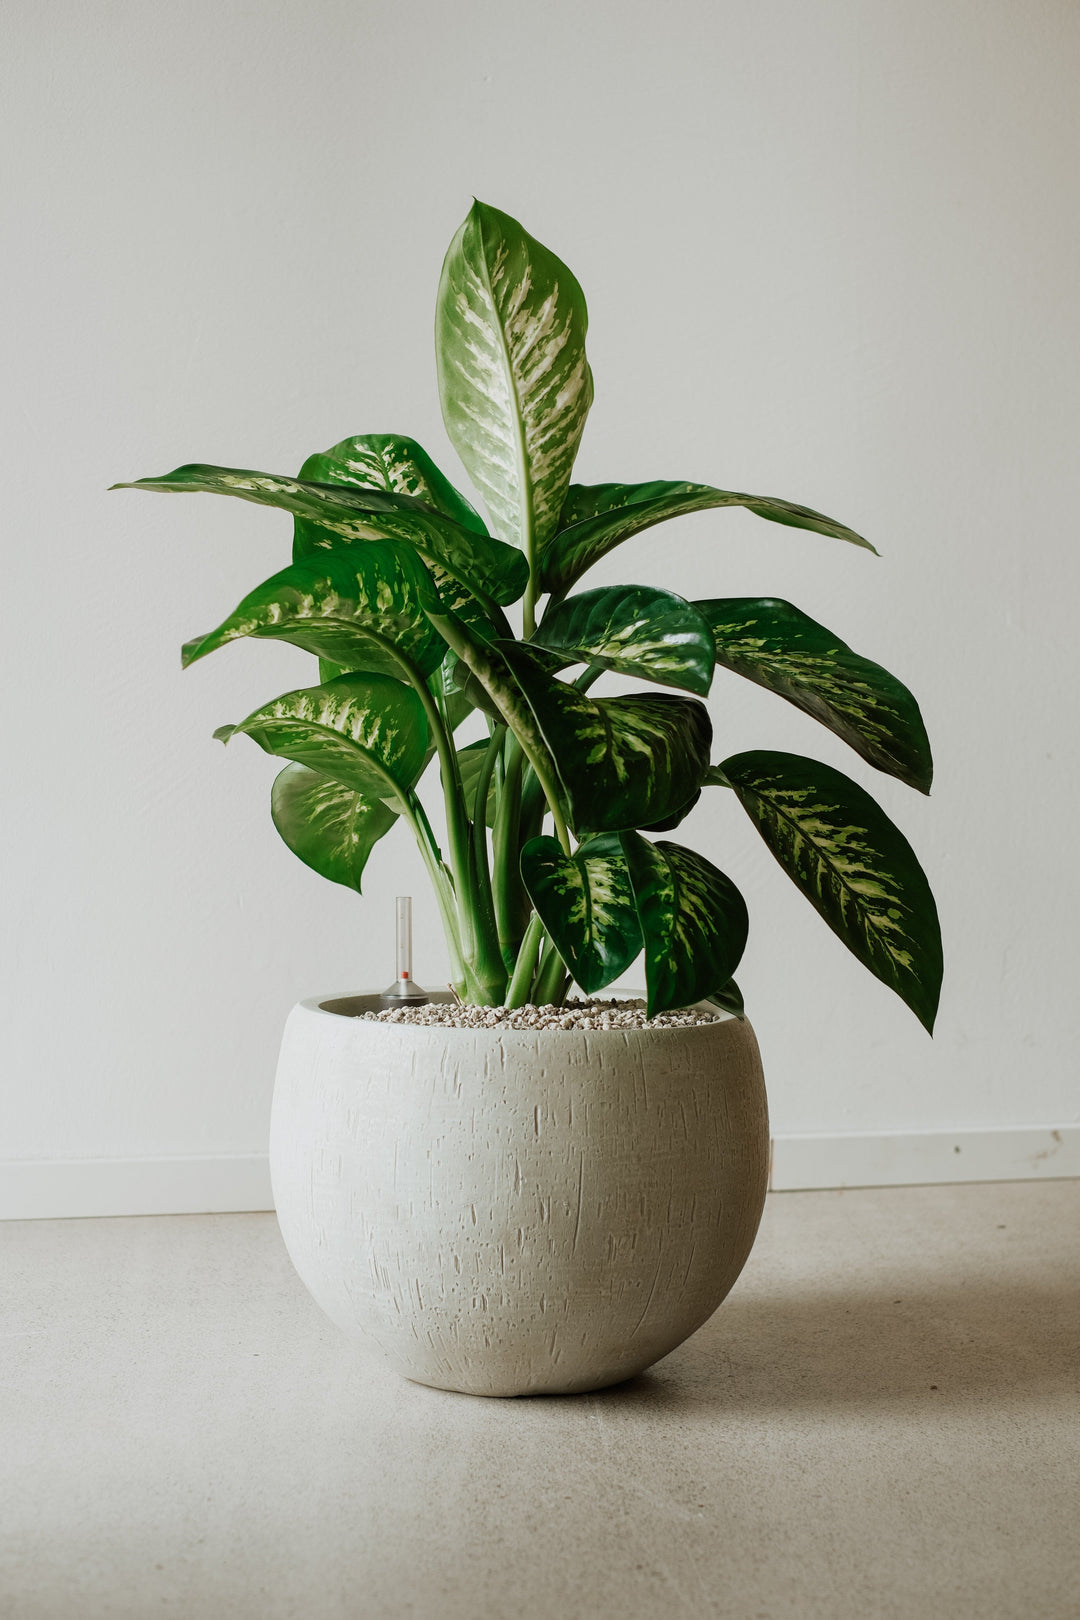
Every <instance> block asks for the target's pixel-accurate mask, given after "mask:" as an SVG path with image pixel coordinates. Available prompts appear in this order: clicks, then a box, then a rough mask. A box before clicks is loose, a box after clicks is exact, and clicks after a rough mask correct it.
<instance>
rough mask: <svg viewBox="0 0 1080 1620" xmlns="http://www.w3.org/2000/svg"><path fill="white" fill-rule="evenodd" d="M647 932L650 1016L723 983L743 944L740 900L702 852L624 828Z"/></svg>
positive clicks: (745, 920)
mask: <svg viewBox="0 0 1080 1620" xmlns="http://www.w3.org/2000/svg"><path fill="white" fill-rule="evenodd" d="M620 842H621V844H622V848H623V853H624V854H625V856H626V863H627V867H628V868H629V872H630V882H631V884H632V885H633V890H634V897H635V899H636V901H637V909H638V917H639V920H640V922H641V932H642V935H643V937H644V940H645V984H646V988H647V990H648V1008H647V1010H648V1016H649V1017H650V1018H652V1017H653V1015H654V1014H655V1013H658V1012H665V1011H666V1010H667V1009H668V1008H669V1007H688V1006H689V1005H690V1004H691V1003H692V1002H695V1001H701V1000H703V999H704V998H705V997H706V996H709V995H711V994H713V992H714V991H715V990H716V987H717V985H725V984H726V983H727V981H728V980H729V979H730V978H731V975H732V974H733V973H734V971H735V969H736V968H737V967H738V965H739V959H740V957H741V956H742V953H743V950H744V949H745V946H746V935H747V930H748V928H749V919H748V917H747V913H746V902H745V901H744V900H743V897H742V895H741V894H740V893H739V891H738V889H737V888H736V887H735V885H734V883H732V881H731V879H730V878H728V877H725V876H724V874H723V872H721V871H720V870H719V869H718V868H717V867H715V866H713V864H712V862H711V861H707V860H706V859H705V857H704V855H698V854H697V853H696V852H695V851H694V850H692V849H684V848H683V846H682V845H681V844H667V843H663V844H651V843H650V842H649V841H648V839H646V838H642V837H641V835H640V833H636V832H628V833H623V835H622V838H621V840H620Z"/></svg>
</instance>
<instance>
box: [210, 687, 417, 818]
mask: <svg viewBox="0 0 1080 1620" xmlns="http://www.w3.org/2000/svg"><path fill="white" fill-rule="evenodd" d="M242 733H246V734H247V735H248V736H249V737H252V738H254V740H255V741H256V742H257V743H258V745H259V747H260V748H263V749H265V750H266V752H267V753H268V754H276V755H277V756H278V758H280V759H292V760H295V761H296V762H297V764H300V765H308V766H310V768H311V769H312V770H313V771H319V772H321V773H322V775H324V776H330V777H333V779H334V781H335V782H341V783H342V784H343V785H344V786H345V787H350V788H354V789H355V790H356V792H358V793H363V794H364V795H365V796H370V797H373V798H376V799H390V800H392V801H396V802H397V803H401V802H402V800H403V797H404V795H405V794H406V793H407V792H408V790H409V789H410V788H411V786H412V784H413V783H414V782H415V781H416V779H417V777H418V776H419V774H420V771H421V770H422V769H423V766H424V762H425V759H426V758H427V746H428V726H427V716H426V715H425V713H424V706H423V704H422V703H421V701H420V699H419V697H418V696H417V694H416V693H415V692H414V691H413V689H412V687H411V686H404V685H403V684H402V682H401V681H395V680H392V679H391V678H390V676H388V675H341V676H339V678H338V679H337V680H335V681H328V682H327V684H326V685H325V686H311V687H305V688H304V689H302V690H301V691H298V692H286V693H285V694H284V695H283V696H282V697H279V698H275V699H274V701H273V702H272V703H266V704H264V705H263V707H262V708H261V709H256V710H255V712H254V714H249V715H248V717H247V719H246V720H242V721H241V722H240V724H239V725H238V726H221V727H219V729H218V730H217V731H215V732H214V736H215V737H218V738H220V740H221V741H222V742H228V741H229V739H230V737H235V736H239V735H241V734H242Z"/></svg>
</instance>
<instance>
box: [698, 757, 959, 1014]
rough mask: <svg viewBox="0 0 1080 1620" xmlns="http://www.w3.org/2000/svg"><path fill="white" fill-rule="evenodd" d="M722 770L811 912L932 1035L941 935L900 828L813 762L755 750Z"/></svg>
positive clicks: (839, 776) (846, 781)
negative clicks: (821, 920) (815, 914)
mask: <svg viewBox="0 0 1080 1620" xmlns="http://www.w3.org/2000/svg"><path fill="white" fill-rule="evenodd" d="M720 771H721V773H722V774H723V777H724V778H725V779H726V780H727V782H728V783H729V785H730V786H731V787H733V788H734V790H735V792H736V794H737V795H738V797H739V801H740V803H741V804H742V806H743V808H744V809H745V810H746V812H747V814H748V815H749V816H750V819H751V820H752V821H753V823H754V825H755V826H756V827H757V829H758V831H759V832H760V834H761V836H762V837H763V838H764V840H765V842H766V844H767V845H768V846H769V848H770V849H771V850H772V852H773V854H774V855H775V856H776V859H777V860H778V861H779V863H780V865H781V866H782V867H783V868H784V871H785V872H786V873H787V874H788V876H789V877H790V878H792V879H793V881H794V882H795V883H796V884H797V885H798V887H799V888H800V889H801V890H802V892H803V893H804V894H805V895H806V897H807V899H808V900H809V901H810V903H811V905H812V906H814V907H815V908H816V910H817V911H818V912H820V914H821V916H822V917H824V919H825V921H826V922H827V923H828V925H829V927H830V928H831V929H832V930H833V932H834V933H835V934H837V935H838V936H839V937H840V939H842V940H843V942H844V944H845V945H846V946H847V947H848V949H849V950H850V951H851V952H852V953H853V954H854V955H855V956H856V957H858V959H859V961H860V962H862V963H863V965H864V966H865V967H868V968H869V969H870V971H871V973H873V974H875V975H876V977H877V978H879V979H880V980H881V981H882V983H883V984H887V985H888V986H889V987H890V988H891V989H893V990H895V991H896V993H897V995H898V996H900V997H901V999H902V1000H903V1001H905V1002H906V1003H907V1005H908V1006H909V1007H910V1008H911V1010H912V1012H913V1013H914V1014H915V1016H916V1017H917V1018H918V1019H919V1021H920V1023H922V1024H923V1025H924V1026H925V1027H926V1029H928V1030H930V1031H931V1032H932V1031H933V1027H934V1017H935V1014H936V1012H937V1005H938V997H939V994H940V991H941V973H942V955H941V930H940V928H939V926H938V916H937V907H936V906H935V904H934V897H933V895H932V894H931V892H930V885H929V884H928V883H927V881H926V876H925V873H924V872H923V869H922V867H921V866H920V865H919V862H918V860H917V859H916V856H915V852H914V850H913V849H912V848H911V845H910V844H909V843H908V841H907V839H906V838H905V837H904V835H903V833H902V832H901V831H900V830H899V828H898V827H896V826H894V824H893V823H892V822H891V821H890V820H889V818H888V816H887V815H886V814H885V812H884V810H882V809H881V808H880V806H879V805H877V804H875V803H874V800H873V799H872V798H871V797H870V795H869V794H868V793H866V792H864V790H863V789H862V788H861V787H859V785H858V783H856V782H852V781H851V779H850V778H849V777H847V776H844V775H843V773H842V772H841V771H836V770H833V769H832V767H831V766H829V765H822V764H820V763H819V762H818V761H817V760H814V759H803V758H802V757H801V756H800V755H798V754H779V753H773V752H772V751H770V750H765V749H759V750H754V751H752V752H750V753H745V754H736V755H735V756H734V757H733V758H731V759H726V760H725V761H724V763H723V765H721V766H720Z"/></svg>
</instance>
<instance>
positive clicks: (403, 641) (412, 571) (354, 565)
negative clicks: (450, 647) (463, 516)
mask: <svg viewBox="0 0 1080 1620" xmlns="http://www.w3.org/2000/svg"><path fill="white" fill-rule="evenodd" d="M429 588H430V586H429V580H428V576H427V571H426V569H425V568H424V565H423V563H422V562H421V561H420V559H419V557H418V556H417V555H416V553H415V551H413V549H412V547H411V546H406V545H402V544H401V543H400V542H399V541H396V540H373V541H371V542H370V543H369V544H368V545H366V546H350V547H348V548H347V549H345V550H344V551H327V552H323V553H321V554H320V555H319V556H317V557H308V558H305V559H304V560H303V561H301V562H297V563H293V564H292V565H291V566H290V567H288V568H283V569H282V571H281V573H280V574H275V575H274V576H273V578H272V579H268V580H266V581H265V582H264V583H263V584H262V585H259V586H258V587H257V588H256V589H255V590H254V591H252V592H251V594H250V596H245V598H244V600H243V601H242V602H241V603H240V605H239V607H238V608H236V609H235V611H234V612H232V613H230V614H229V617H228V618H227V619H226V620H225V621H224V622H223V623H222V624H220V625H219V626H218V627H217V629H216V630H211V631H210V632H209V633H208V634H207V635H205V636H197V637H196V638H195V640H194V641H189V642H188V643H187V644H186V646H185V647H184V650H183V660H184V667H185V668H186V667H187V665H188V664H193V663H194V662H195V661H196V659H199V658H205V656H206V654H207V653H211V652H214V651H215V650H216V649H217V648H218V647H223V646H224V645H225V644H226V642H229V641H236V640H238V639H239V638H240V637H242V636H260V637H270V638H272V639H274V640H277V641H290V642H292V643H293V645H294V646H297V647H303V648H304V650H305V651H306V652H312V653H315V654H317V655H318V657H319V658H321V659H326V660H329V661H330V663H331V665H332V666H334V667H336V668H338V669H340V670H350V669H353V670H355V669H362V670H371V671H376V672H379V673H381V674H384V675H393V674H398V673H400V666H399V665H398V663H397V662H396V660H395V656H394V655H395V653H399V654H401V656H402V657H405V658H408V659H409V660H410V662H411V663H413V664H414V665H415V666H416V668H417V669H418V670H419V672H420V674H422V675H425V676H426V675H430V674H431V673H432V671H434V670H436V669H437V668H438V667H439V665H440V663H441V662H442V660H443V658H444V656H445V653H446V647H445V644H444V642H443V640H442V638H441V637H440V636H439V634H438V633H437V631H435V630H434V629H433V627H432V625H431V622H430V620H429V619H428V618H427V615H426V614H425V613H424V610H423V608H422V607H421V605H420V603H421V597H422V596H423V595H424V594H425V593H426V591H427V590H428V589H429Z"/></svg>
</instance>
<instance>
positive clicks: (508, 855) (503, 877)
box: [491, 735, 539, 972]
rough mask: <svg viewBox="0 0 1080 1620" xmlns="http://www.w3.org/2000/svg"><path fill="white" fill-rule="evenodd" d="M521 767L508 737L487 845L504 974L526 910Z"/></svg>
mask: <svg viewBox="0 0 1080 1620" xmlns="http://www.w3.org/2000/svg"><path fill="white" fill-rule="evenodd" d="M524 767H525V756H524V755H523V754H522V752H521V744H520V743H519V742H518V740H517V738H516V737H515V736H513V735H511V736H509V737H508V738H507V741H506V749H505V755H504V765H503V780H502V787H501V789H500V792H499V804H498V809H497V811H496V813H495V826H494V829H493V832H492V841H491V842H492V863H493V873H492V877H493V884H494V890H495V918H496V922H497V923H498V929H499V945H500V947H501V949H502V954H503V961H504V962H505V963H506V967H507V971H508V972H509V971H512V970H513V967H514V963H515V961H516V959H517V955H518V950H519V948H520V946H521V941H522V936H523V935H524V933H525V929H526V927H527V926H528V920H529V909H530V908H529V901H528V896H527V895H526V893H525V885H524V884H523V883H522V881H521V869H520V866H519V864H518V862H519V858H520V854H521V843H522V839H521V830H520V829H521V779H522V772H523V770H524ZM533 780H535V778H533ZM538 791H539V790H538Z"/></svg>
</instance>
